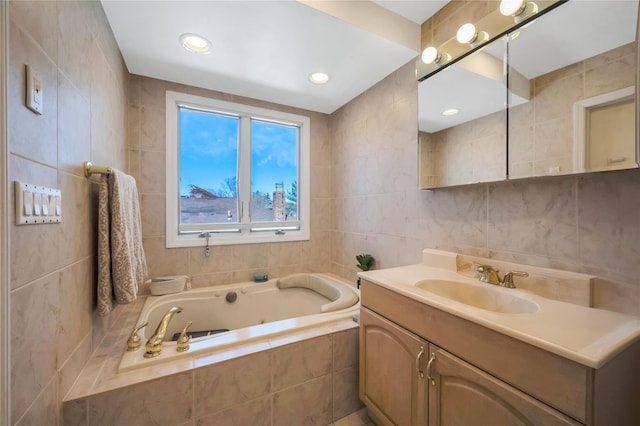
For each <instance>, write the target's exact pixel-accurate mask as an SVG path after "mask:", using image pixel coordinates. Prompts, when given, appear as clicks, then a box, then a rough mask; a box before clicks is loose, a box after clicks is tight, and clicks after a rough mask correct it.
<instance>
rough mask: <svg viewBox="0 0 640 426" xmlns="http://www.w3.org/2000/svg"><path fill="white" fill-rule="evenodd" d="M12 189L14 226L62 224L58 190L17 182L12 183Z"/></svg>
mask: <svg viewBox="0 0 640 426" xmlns="http://www.w3.org/2000/svg"><path fill="white" fill-rule="evenodd" d="M14 189H15V191H14V192H15V203H16V208H15V211H16V225H36V224H43V223H60V222H62V194H61V192H60V190H59V189H52V188H45V187H44V186H38V185H32V184H29V183H24V182H18V181H15V182H14ZM52 207H53V208H52Z"/></svg>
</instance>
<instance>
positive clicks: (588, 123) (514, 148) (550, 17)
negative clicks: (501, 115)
mask: <svg viewBox="0 0 640 426" xmlns="http://www.w3.org/2000/svg"><path fill="white" fill-rule="evenodd" d="M637 16H638V2H636V1H606V2H605V1H588V2H579V1H570V2H567V3H565V4H563V5H561V6H559V7H557V8H556V9H554V10H553V11H551V12H550V13H547V14H545V15H543V16H541V17H539V18H538V19H536V20H535V21H533V22H531V23H530V24H529V25H526V26H524V27H522V28H520V29H519V30H517V31H515V32H513V33H511V34H510V41H509V75H511V74H512V73H515V74H519V75H524V76H525V77H526V79H527V80H528V81H529V86H530V88H531V97H530V100H529V101H528V102H526V103H523V104H520V105H514V104H513V103H511V102H510V103H509V105H510V107H509V127H508V135H509V159H508V160H509V161H508V174H509V179H515V178H525V177H530V176H547V175H564V174H572V173H583V172H592V171H602V170H614V169H624V168H633V167H638V162H637V161H638V159H637V155H636V150H637V148H636V147H637V143H636V130H635V101H634V97H635V96H634V92H635V79H636V46H635V39H636V22H637ZM509 86H510V87H511V84H510V85H509Z"/></svg>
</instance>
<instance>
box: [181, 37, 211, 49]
mask: <svg viewBox="0 0 640 426" xmlns="http://www.w3.org/2000/svg"><path fill="white" fill-rule="evenodd" d="M180 43H182V47H184V48H185V49H187V50H189V51H191V52H196V53H209V52H210V50H211V43H210V42H209V40H207V39H206V38H204V37H202V36H199V35H197V34H189V33H186V34H182V35H181V36H180Z"/></svg>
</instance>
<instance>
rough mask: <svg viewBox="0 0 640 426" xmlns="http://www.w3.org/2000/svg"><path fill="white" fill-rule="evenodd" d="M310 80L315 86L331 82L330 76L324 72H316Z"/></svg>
mask: <svg viewBox="0 0 640 426" xmlns="http://www.w3.org/2000/svg"><path fill="white" fill-rule="evenodd" d="M309 80H311V82H312V83H315V84H324V83H326V82H327V81H329V76H328V75H327V74H325V73H323V72H314V73H313V74H311V75H310V76H309Z"/></svg>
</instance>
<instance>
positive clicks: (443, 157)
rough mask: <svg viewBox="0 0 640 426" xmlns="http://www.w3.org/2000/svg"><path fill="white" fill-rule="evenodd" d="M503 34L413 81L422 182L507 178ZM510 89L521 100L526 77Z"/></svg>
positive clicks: (451, 183) (426, 185) (427, 184)
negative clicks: (518, 84) (456, 60)
mask: <svg viewBox="0 0 640 426" xmlns="http://www.w3.org/2000/svg"><path fill="white" fill-rule="evenodd" d="M505 40H506V37H504V38H502V39H498V40H495V41H493V42H492V43H490V44H488V45H486V46H484V47H483V48H482V49H480V50H478V51H476V52H474V53H473V54H471V55H469V56H467V57H466V58H464V59H462V60H460V61H458V62H456V63H455V64H453V65H451V66H449V67H447V68H446V69H443V70H442V71H440V72H438V73H437V74H434V75H432V76H430V77H429V78H427V79H425V80H423V81H422V82H420V83H419V84H418V127H419V138H418V140H419V147H420V160H419V165H420V170H419V180H420V187H421V188H423V189H428V188H438V187H445V186H455V185H463V184H469V183H478V182H493V181H499V180H504V179H505V178H506V162H505V159H506V148H507V143H506V129H507V123H506V119H507V116H506V110H505V104H506V100H507V88H506V77H505V62H504V60H505V52H506V49H505V48H506V44H505V43H506V41H505ZM514 81H515V80H514ZM515 93H519V94H520V95H521V96H522V100H521V102H526V97H528V94H529V88H528V86H526V81H525V84H524V85H523V86H522V87H520V88H519V89H518V91H516V92H515ZM516 97H517V98H519V97H520V96H517V95H514V99H516Z"/></svg>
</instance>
